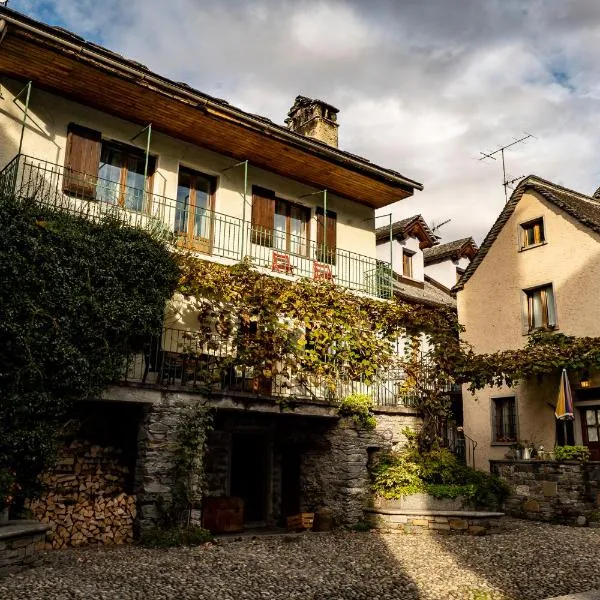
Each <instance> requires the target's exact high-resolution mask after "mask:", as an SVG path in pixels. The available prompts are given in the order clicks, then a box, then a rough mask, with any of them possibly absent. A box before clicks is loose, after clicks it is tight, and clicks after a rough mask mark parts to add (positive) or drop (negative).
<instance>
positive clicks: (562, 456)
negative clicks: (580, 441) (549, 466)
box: [554, 446, 590, 462]
mask: <svg viewBox="0 0 600 600" xmlns="http://www.w3.org/2000/svg"><path fill="white" fill-rule="evenodd" d="M554 457H555V458H556V460H580V461H581V462H586V461H587V460H589V458H590V451H589V448H587V446H556V447H555V448H554Z"/></svg>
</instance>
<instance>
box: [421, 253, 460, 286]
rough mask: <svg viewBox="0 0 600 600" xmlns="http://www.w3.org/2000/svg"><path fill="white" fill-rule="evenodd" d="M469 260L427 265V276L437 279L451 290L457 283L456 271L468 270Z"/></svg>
mask: <svg viewBox="0 0 600 600" xmlns="http://www.w3.org/2000/svg"><path fill="white" fill-rule="evenodd" d="M469 262H470V261H469V259H468V258H465V257H461V258H460V259H459V260H451V259H447V260H443V261H441V262H438V263H433V264H431V265H425V275H428V276H429V277H431V278H432V279H435V280H436V281H437V282H438V283H441V284H442V285H444V286H446V287H447V288H449V289H451V288H452V287H454V285H455V284H456V282H457V280H458V279H457V276H456V269H457V268H458V269H466V268H467V267H468V266H469Z"/></svg>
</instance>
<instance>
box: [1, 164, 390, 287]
mask: <svg viewBox="0 0 600 600" xmlns="http://www.w3.org/2000/svg"><path fill="white" fill-rule="evenodd" d="M0 193H5V194H6V193H15V194H16V195H18V196H19V197H21V198H24V199H35V200H36V201H37V202H40V203H41V204H44V205H47V206H49V207H51V208H53V209H57V210H61V211H64V212H67V213H70V214H73V215H78V216H83V217H86V218H89V219H93V220H100V219H102V218H104V217H108V216H110V217H111V218H116V219H118V220H120V221H121V222H123V223H125V224H127V225H130V226H132V227H140V228H145V229H150V230H154V231H158V232H160V233H161V234H163V235H164V236H165V237H166V238H167V239H168V240H169V241H170V242H171V243H173V244H174V245H176V246H180V247H185V248H189V249H191V250H194V251H197V252H199V253H202V254H204V255H206V257H207V258H208V259H210V257H220V258H226V259H230V260H233V261H235V262H238V261H240V260H241V259H242V258H243V257H245V256H250V257H251V258H252V259H253V260H254V262H255V263H256V264H257V265H258V266H261V267H263V268H267V269H268V270H270V271H272V272H274V273H284V274H288V275H293V276H298V277H309V278H312V279H327V280H330V281H332V282H333V283H335V284H337V285H340V286H342V287H346V288H349V289H352V290H356V291H360V292H364V293H366V294H370V295H373V296H377V297H380V298H390V297H391V295H392V286H391V268H390V265H389V263H386V262H384V261H380V260H378V259H375V258H372V257H369V256H364V255H362V254H358V253H356V252H351V251H349V250H343V249H341V248H328V247H326V246H323V245H321V244H317V243H316V242H314V241H309V240H307V239H305V238H302V237H301V236H293V235H286V234H285V233H282V232H279V231H263V230H257V229H253V228H252V226H251V224H250V223H247V222H246V223H244V222H243V221H242V220H241V219H238V218H237V217H232V216H229V215H225V214H222V213H218V212H215V211H213V210H208V209H205V208H200V207H195V208H193V207H191V206H190V205H189V204H188V203H187V202H186V201H185V200H179V201H178V200H173V199H172V198H167V197H165V196H161V195H160V194H156V193H154V191H153V190H151V189H147V190H145V189H143V188H139V187H135V186H131V185H126V184H124V183H123V182H121V181H120V180H119V181H116V180H111V179H106V178H103V177H99V176H96V175H90V174H87V173H82V172H78V171H73V170H72V169H69V168H65V167H64V166H61V165H57V164H54V163H51V162H49V161H45V160H40V159H37V158H33V157H30V156H26V155H24V154H20V155H17V156H16V157H15V158H13V160H11V162H10V163H9V164H8V165H7V166H6V167H5V168H4V169H3V170H2V171H1V172H0ZM243 228H244V231H243ZM243 234H244V235H243ZM242 244H243V245H244V246H245V247H242Z"/></svg>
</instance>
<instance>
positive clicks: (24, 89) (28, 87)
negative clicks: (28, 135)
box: [13, 81, 32, 154]
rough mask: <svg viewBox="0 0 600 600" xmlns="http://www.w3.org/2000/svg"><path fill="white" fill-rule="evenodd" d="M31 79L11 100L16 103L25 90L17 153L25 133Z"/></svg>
mask: <svg viewBox="0 0 600 600" xmlns="http://www.w3.org/2000/svg"><path fill="white" fill-rule="evenodd" d="M31 85H32V84H31V81H29V82H27V85H26V86H25V87H24V88H23V89H22V90H21V91H20V92H19V93H18V94H17V95H16V96H15V98H14V100H13V102H14V103H15V104H16V103H17V100H18V99H19V98H20V97H21V94H22V93H23V92H24V91H27V94H26V96H25V110H24V111H23V121H21V138H20V139H19V154H21V152H22V150H23V136H24V135H25V124H26V122H27V113H28V112H29V99H30V97H31Z"/></svg>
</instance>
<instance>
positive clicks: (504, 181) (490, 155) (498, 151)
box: [479, 132, 535, 202]
mask: <svg viewBox="0 0 600 600" xmlns="http://www.w3.org/2000/svg"><path fill="white" fill-rule="evenodd" d="M525 133H526V134H527V135H524V136H523V137H521V138H519V139H518V140H517V139H515V140H514V141H512V142H511V143H510V144H506V145H504V146H500V148H498V149H496V150H494V151H493V152H487V153H486V152H480V153H479V154H481V158H480V159H479V160H485V159H486V158H491V159H492V160H496V156H495V155H496V154H500V156H501V157H502V186H503V187H504V201H505V202H508V186H509V185H510V184H511V183H514V182H515V181H518V180H519V179H521V177H515V178H513V179H510V180H509V179H507V178H506V162H505V160H504V151H505V150H508V149H509V148H511V147H512V146H516V145H517V144H521V143H524V142H525V141H526V140H528V139H530V138H533V139H535V136H534V135H533V134H531V133H527V132H525Z"/></svg>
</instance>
